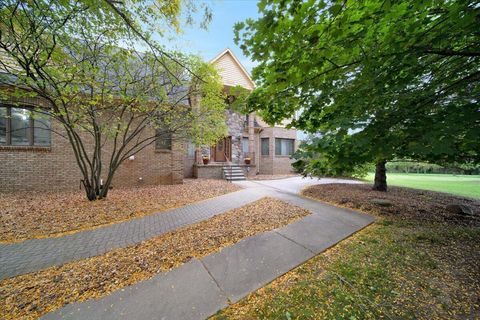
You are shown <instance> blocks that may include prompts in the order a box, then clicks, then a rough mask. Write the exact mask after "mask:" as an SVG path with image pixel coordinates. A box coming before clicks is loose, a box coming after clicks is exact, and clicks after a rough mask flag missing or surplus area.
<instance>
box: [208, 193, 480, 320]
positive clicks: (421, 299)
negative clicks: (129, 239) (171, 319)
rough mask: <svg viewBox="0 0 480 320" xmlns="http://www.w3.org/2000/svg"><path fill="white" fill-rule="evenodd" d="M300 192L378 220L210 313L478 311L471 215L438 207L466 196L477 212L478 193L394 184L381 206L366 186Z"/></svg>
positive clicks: (479, 232) (479, 248)
mask: <svg viewBox="0 0 480 320" xmlns="http://www.w3.org/2000/svg"><path fill="white" fill-rule="evenodd" d="M305 194H306V195H308V196H310V197H315V198H317V199H320V200H329V202H332V203H336V204H340V203H342V205H343V206H347V207H351V208H356V209H358V208H361V209H362V210H363V211H367V212H369V213H372V214H374V215H376V216H377V219H378V220H377V222H376V223H375V224H373V225H372V226H370V227H368V228H366V229H364V230H362V231H360V232H359V233H357V234H355V235H354V236H353V237H351V238H349V239H346V240H344V241H342V242H341V243H340V244H338V245H336V246H335V247H333V248H332V249H330V250H328V251H326V252H325V253H323V254H320V255H318V256H317V257H315V258H313V259H312V260H310V261H309V262H307V263H305V264H303V265H302V266H300V267H298V268H296V269H294V270H292V271H291V272H289V273H287V274H286V275H284V276H283V277H281V278H279V279H277V280H275V281H274V282H272V283H271V284H269V285H268V286H266V287H264V288H262V289H260V290H258V291H257V292H255V293H253V294H251V295H250V296H248V297H247V298H246V299H244V300H242V301H240V302H239V303H237V304H234V305H232V306H230V307H229V308H227V309H225V310H223V311H222V312H220V313H219V314H218V315H216V316H215V317H214V318H215V319H477V318H479V316H480V265H479V263H478V261H480V229H479V225H478V221H477V222H472V221H470V222H468V221H465V220H464V219H458V217H456V216H453V217H448V215H447V214H446V213H445V212H440V214H438V213H439V212H438V211H437V209H439V208H442V207H443V205H444V203H448V202H449V201H450V203H452V202H457V203H458V202H460V203H462V202H463V203H465V202H468V203H469V205H470V206H471V207H472V208H474V209H475V212H476V215H475V216H474V217H471V219H476V218H478V216H479V215H480V211H479V208H480V202H479V201H477V202H469V201H470V200H468V199H461V198H455V197H448V196H447V197H446V198H445V195H444V194H435V193H433V192H427V193H425V192H421V191H418V190H412V189H401V188H393V189H392V190H391V191H390V192H389V193H388V197H390V199H396V200H395V201H394V205H393V206H392V207H390V208H381V207H375V206H372V205H371V204H370V203H369V202H368V199H369V198H372V197H375V198H379V197H382V194H381V193H377V192H373V191H371V190H370V189H369V186H353V185H324V186H314V187H310V188H307V189H306V190H305ZM383 197H385V195H384V196H383ZM425 211H426V212H425ZM429 215H430V216H431V217H432V219H431V220H429V219H427V217H428V216H429Z"/></svg>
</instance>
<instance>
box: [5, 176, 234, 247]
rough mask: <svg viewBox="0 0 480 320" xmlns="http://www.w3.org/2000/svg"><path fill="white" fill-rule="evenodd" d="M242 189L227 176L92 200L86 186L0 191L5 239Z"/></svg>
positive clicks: (117, 219)
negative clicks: (64, 189) (60, 190)
mask: <svg viewBox="0 0 480 320" xmlns="http://www.w3.org/2000/svg"><path fill="white" fill-rule="evenodd" d="M236 190H239V188H238V187H237V186H236V185H234V184H232V183H228V182H225V181H223V180H207V179H198V180H194V179H189V180H188V179H187V180H184V183H183V184H178V185H160V186H145V187H138V188H128V189H127V188H125V189H113V190H112V191H110V192H109V194H108V197H107V198H106V199H102V200H98V201H93V202H92V201H88V200H87V199H86V198H85V194H84V193H83V192H81V191H77V192H64V193H58V192H56V193H54V192H51V193H48V192H29V193H12V194H0V203H1V206H0V242H13V241H19V240H25V239H30V238H38V237H47V236H54V235H62V234H65V233H67V232H72V231H79V230H84V229H89V228H92V227H97V226H101V225H106V224H110V223H114V222H120V221H125V220H128V219H132V218H136V217H141V216H145V215H148V214H152V213H155V212H159V211H165V210H168V209H172V208H175V207H180V206H184V205H186V204H189V203H193V202H197V201H200V200H204V199H208V198H212V197H216V196H220V195H223V194H226V193H229V192H233V191H236Z"/></svg>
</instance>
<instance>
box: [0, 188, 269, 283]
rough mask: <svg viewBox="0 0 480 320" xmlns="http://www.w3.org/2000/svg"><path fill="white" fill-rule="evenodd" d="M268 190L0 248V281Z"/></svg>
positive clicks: (126, 242) (134, 239)
mask: <svg viewBox="0 0 480 320" xmlns="http://www.w3.org/2000/svg"><path fill="white" fill-rule="evenodd" d="M268 193H269V191H268V190H263V191H262V190H258V189H257V190H254V189H243V190H240V191H236V192H232V193H229V194H226V195H223V196H219V197H216V198H213V199H208V200H204V201H201V202H197V203H194V204H190V205H187V206H184V207H181V208H178V209H173V210H169V211H164V212H159V213H157V214H153V215H149V216H145V217H142V218H137V219H133V220H129V221H125V222H121V223H117V224H113V225H109V226H105V227H100V228H96V229H93V230H88V231H81V232H77V233H74V234H71V235H66V236H62V237H58V238H45V239H32V240H26V241H23V242H19V243H13V244H2V245H0V280H2V279H5V278H9V277H14V276H17V275H21V274H25V273H29V272H33V271H37V270H41V269H44V268H47V267H50V266H55V265H61V264H64V263H67V262H70V261H73V260H79V259H84V258H89V257H92V256H96V255H100V254H103V253H105V252H107V251H110V250H112V249H116V248H121V247H127V246H130V245H133V244H136V243H139V242H142V241H144V240H147V239H150V238H152V237H155V236H158V235H161V234H164V233H167V232H169V231H172V230H175V229H178V228H181V227H184V226H187V225H189V224H193V223H197V222H200V221H203V220H206V219H208V218H211V217H213V216H215V215H218V214H221V213H223V212H225V211H229V210H232V209H235V208H239V207H241V206H244V205H246V204H248V203H250V202H253V201H255V200H258V199H260V198H262V197H264V196H265V195H266V194H268Z"/></svg>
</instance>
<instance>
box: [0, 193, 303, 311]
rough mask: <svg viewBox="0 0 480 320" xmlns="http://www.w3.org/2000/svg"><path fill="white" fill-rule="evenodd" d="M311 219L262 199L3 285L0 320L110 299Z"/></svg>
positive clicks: (298, 210) (295, 209)
mask: <svg viewBox="0 0 480 320" xmlns="http://www.w3.org/2000/svg"><path fill="white" fill-rule="evenodd" d="M308 214H309V212H308V211H306V210H304V209H302V208H300V207H296V206H293V205H290V204H287V203H285V202H282V201H280V200H276V199H272V198H262V199H260V200H258V201H256V202H253V203H251V204H249V205H246V206H243V207H241V208H238V209H234V210H231V211H229V212H227V213H224V214H221V215H218V216H215V217H213V218H211V219H209V220H206V221H203V222H200V223H197V224H195V225H191V226H188V227H185V228H182V229H179V230H177V231H173V232H170V233H167V234H164V235H162V236H159V237H156V238H152V239H150V240H148V241H144V242H142V243H140V244H138V245H134V246H131V247H127V248H123V249H117V250H113V251H111V252H108V253H107V254H105V255H102V256H97V257H93V258H89V259H85V260H80V261H75V262H71V263H68V264H65V265H63V266H60V267H52V268H48V269H45V270H42V271H39V272H35V273H31V274H26V275H21V276H18V277H14V278H11V279H6V280H3V281H1V282H0V301H2V303H4V305H3V306H1V307H0V318H1V319H19V318H36V317H38V316H40V315H42V314H45V313H47V312H49V311H52V310H54V309H57V308H59V307H61V306H63V305H65V304H67V303H72V302H75V301H83V300H86V299H89V298H98V297H101V296H104V295H106V294H108V293H110V292H112V291H114V290H118V289H120V288H122V287H125V286H127V285H130V284H133V283H136V282H138V281H141V280H144V279H148V278H150V277H152V276H153V275H155V274H157V273H159V272H164V271H167V270H170V269H171V268H173V267H176V266H179V265H181V264H182V263H185V262H186V261H188V260H190V259H191V258H193V257H196V258H200V257H203V256H205V255H208V254H210V253H212V252H215V251H218V250H220V249H221V248H223V247H226V246H229V245H231V244H234V243H236V242H238V241H240V240H241V239H243V238H246V237H249V236H252V235H254V234H257V233H260V232H264V231H267V230H272V229H275V228H279V227H281V226H284V225H286V224H288V223H290V222H292V221H294V220H297V219H299V218H301V217H303V216H306V215H308Z"/></svg>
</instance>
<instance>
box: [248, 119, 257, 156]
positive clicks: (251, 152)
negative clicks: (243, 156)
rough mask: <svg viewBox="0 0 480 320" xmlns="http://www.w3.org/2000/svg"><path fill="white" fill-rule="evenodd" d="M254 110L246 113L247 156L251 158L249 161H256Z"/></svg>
mask: <svg viewBox="0 0 480 320" xmlns="http://www.w3.org/2000/svg"><path fill="white" fill-rule="evenodd" d="M254 130H255V112H252V113H250V114H249V115H248V156H249V157H250V159H252V162H251V163H255V162H256V154H255V134H254Z"/></svg>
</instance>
